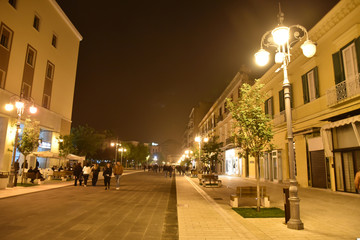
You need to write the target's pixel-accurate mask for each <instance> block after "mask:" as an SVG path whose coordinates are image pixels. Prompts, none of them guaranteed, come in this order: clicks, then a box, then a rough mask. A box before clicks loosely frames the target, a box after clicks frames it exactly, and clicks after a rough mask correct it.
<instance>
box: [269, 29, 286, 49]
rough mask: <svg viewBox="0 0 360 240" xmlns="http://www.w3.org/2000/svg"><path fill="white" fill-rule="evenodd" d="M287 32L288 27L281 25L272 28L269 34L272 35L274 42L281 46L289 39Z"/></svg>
mask: <svg viewBox="0 0 360 240" xmlns="http://www.w3.org/2000/svg"><path fill="white" fill-rule="evenodd" d="M289 32H290V29H289V28H288V27H285V26H281V27H277V28H275V29H274V30H272V32H271V35H272V36H273V39H274V42H275V43H276V44H277V45H279V46H281V45H284V44H285V43H287V41H288V40H289Z"/></svg>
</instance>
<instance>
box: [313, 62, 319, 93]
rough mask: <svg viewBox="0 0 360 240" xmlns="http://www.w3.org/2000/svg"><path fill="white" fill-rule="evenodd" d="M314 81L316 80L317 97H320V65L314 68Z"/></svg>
mask: <svg viewBox="0 0 360 240" xmlns="http://www.w3.org/2000/svg"><path fill="white" fill-rule="evenodd" d="M314 81H315V93H316V98H319V97H320V90H319V71H318V67H315V68H314Z"/></svg>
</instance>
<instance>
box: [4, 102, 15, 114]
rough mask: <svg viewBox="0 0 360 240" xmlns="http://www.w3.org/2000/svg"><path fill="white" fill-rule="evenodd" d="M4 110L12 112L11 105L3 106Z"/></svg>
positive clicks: (12, 107) (12, 106)
mask: <svg viewBox="0 0 360 240" xmlns="http://www.w3.org/2000/svg"><path fill="white" fill-rule="evenodd" d="M5 110H6V111H9V112H10V111H12V110H14V105H12V104H11V103H8V104H5Z"/></svg>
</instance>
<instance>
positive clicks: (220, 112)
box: [219, 108, 222, 116]
mask: <svg viewBox="0 0 360 240" xmlns="http://www.w3.org/2000/svg"><path fill="white" fill-rule="evenodd" d="M221 115H222V108H219V116H221Z"/></svg>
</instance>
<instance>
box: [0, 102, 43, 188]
mask: <svg viewBox="0 0 360 240" xmlns="http://www.w3.org/2000/svg"><path fill="white" fill-rule="evenodd" d="M28 104H29V102H28V101H26V100H25V99H23V98H22V95H20V98H19V97H18V96H13V97H12V99H10V103H8V104H6V105H5V110H6V111H9V112H11V111H13V110H14V107H15V108H16V113H17V121H16V132H15V139H14V148H13V155H12V160H11V168H10V175H9V183H8V187H14V185H15V183H16V182H17V179H16V178H17V174H15V157H16V149H17V146H18V138H19V132H20V131H21V129H20V125H21V116H22V115H23V114H24V111H25V107H26V105H28ZM30 104H31V105H30V107H29V112H30V113H31V114H35V113H36V112H37V108H36V107H35V106H34V103H33V102H31V103H30ZM25 160H26V159H25ZM24 163H25V161H24ZM24 167H25V164H24Z"/></svg>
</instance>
